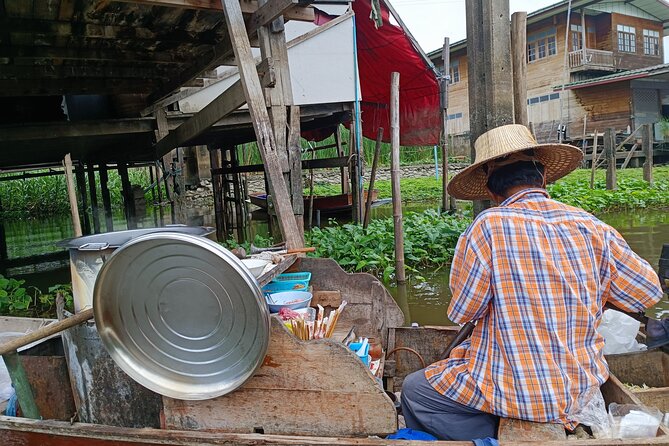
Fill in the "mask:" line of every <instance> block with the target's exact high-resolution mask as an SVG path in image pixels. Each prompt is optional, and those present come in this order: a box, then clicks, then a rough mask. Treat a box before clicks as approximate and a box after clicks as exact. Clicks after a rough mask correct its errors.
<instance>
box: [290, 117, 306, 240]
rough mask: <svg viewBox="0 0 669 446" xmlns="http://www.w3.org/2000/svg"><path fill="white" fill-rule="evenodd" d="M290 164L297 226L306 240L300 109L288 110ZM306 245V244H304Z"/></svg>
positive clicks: (291, 187)
mask: <svg viewBox="0 0 669 446" xmlns="http://www.w3.org/2000/svg"><path fill="white" fill-rule="evenodd" d="M288 121H289V122H288V126H289V127H288V164H289V165H290V191H291V200H292V202H293V213H294V214H295V224H296V225H297V228H298V229H299V231H300V236H301V237H302V239H303V240H304V194H303V193H302V191H303V189H304V182H303V181H302V144H301V143H300V137H301V136H300V134H301V131H300V128H301V127H300V107H299V106H297V105H293V106H291V107H289V109H288ZM303 243H304V242H303Z"/></svg>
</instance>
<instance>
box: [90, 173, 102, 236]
mask: <svg viewBox="0 0 669 446" xmlns="http://www.w3.org/2000/svg"><path fill="white" fill-rule="evenodd" d="M88 192H89V194H90V196H91V214H93V230H94V231H95V233H96V234H99V233H100V232H101V231H100V212H99V206H98V191H97V188H96V187H95V165H94V164H93V163H88Z"/></svg>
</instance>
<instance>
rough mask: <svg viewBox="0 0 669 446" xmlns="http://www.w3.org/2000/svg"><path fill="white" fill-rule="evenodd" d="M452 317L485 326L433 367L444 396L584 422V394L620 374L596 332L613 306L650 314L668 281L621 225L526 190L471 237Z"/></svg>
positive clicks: (459, 266)
mask: <svg viewBox="0 0 669 446" xmlns="http://www.w3.org/2000/svg"><path fill="white" fill-rule="evenodd" d="M450 285H451V291H452V292H453V298H452V300H451V303H450V306H449V309H448V316H449V318H450V319H451V320H452V321H454V322H457V323H465V322H468V321H478V323H477V325H476V328H475V329H474V332H473V333H472V336H471V338H470V339H468V340H467V341H465V342H464V343H462V344H461V345H460V346H459V347H457V348H455V349H454V350H453V352H452V353H451V356H450V357H449V358H448V359H446V360H443V361H439V362H437V363H435V364H432V365H430V366H429V367H428V368H427V369H426V370H425V376H426V378H427V380H428V381H429V382H430V384H431V385H432V386H433V387H434V388H435V389H436V390H437V391H438V392H439V393H441V394H443V395H445V396H446V397H448V398H450V399H452V400H455V401H457V402H459V403H461V404H464V405H467V406H470V407H474V408H476V409H479V410H482V411H484V412H488V413H493V414H495V415H499V416H502V417H511V418H519V419H525V420H532V421H540V422H561V423H563V424H565V425H566V426H567V427H569V428H573V427H575V425H576V423H574V422H573V420H572V419H570V414H574V413H576V412H577V411H578V409H579V407H580V404H579V403H583V404H584V403H585V401H580V400H579V397H582V396H584V395H587V394H589V389H590V388H591V387H593V386H600V385H601V384H603V383H604V382H605V381H606V380H607V378H608V366H607V364H606V361H605V359H604V355H603V353H602V348H603V347H604V339H603V338H602V336H600V335H599V334H598V333H597V331H596V329H597V327H598V326H599V324H600V322H601V317H602V311H603V307H604V304H605V303H606V302H607V301H610V302H611V303H613V304H614V305H616V306H617V307H619V308H621V309H624V310H627V311H630V312H639V311H643V310H644V309H646V308H648V307H650V306H652V305H653V304H655V303H656V302H657V301H659V300H660V298H661V297H662V290H661V288H660V284H659V279H658V277H657V275H656V274H655V272H654V271H653V269H652V268H651V266H650V265H649V264H648V263H647V262H646V261H645V260H643V259H641V258H640V257H639V256H637V255H636V254H635V253H634V252H633V251H632V250H631V249H630V247H629V246H628V245H627V243H626V242H625V240H623V238H622V237H621V236H620V234H618V232H616V230H615V229H613V228H611V227H610V226H608V225H606V224H604V223H603V222H601V221H599V220H598V219H596V218H595V217H593V216H592V215H591V214H589V213H587V212H585V211H583V210H581V209H578V208H574V207H571V206H567V205H565V204H562V203H560V202H557V201H555V200H551V199H550V197H549V196H548V194H547V192H546V191H545V190H543V189H526V190H523V191H521V192H518V193H517V194H515V195H513V196H512V197H510V198H508V199H507V200H505V201H504V202H503V203H502V204H501V205H500V206H499V207H496V208H492V209H488V210H486V211H484V212H482V213H481V214H480V215H479V216H478V217H477V218H476V219H475V221H474V222H473V223H472V225H471V226H470V227H469V228H468V229H467V230H466V231H465V232H464V233H463V234H462V236H461V237H460V240H459V241H458V245H457V247H456V250H455V257H454V259H453V265H452V267H451V276H450Z"/></svg>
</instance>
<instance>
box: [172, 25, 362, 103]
mask: <svg viewBox="0 0 669 446" xmlns="http://www.w3.org/2000/svg"><path fill="white" fill-rule="evenodd" d="M289 24H290V22H289ZM305 28H308V27H305ZM288 62H289V65H290V78H291V85H292V87H293V99H294V102H295V104H296V105H309V104H330V103H340V102H353V101H355V82H354V73H355V67H354V63H353V18H352V17H351V18H349V19H347V20H344V21H343V22H341V23H339V24H337V25H335V26H333V27H331V28H329V29H326V30H325V31H322V32H320V33H318V34H315V35H314V36H312V37H310V38H308V39H305V40H304V41H301V42H299V43H298V44H296V45H294V46H290V47H289V48H288ZM231 70H233V71H236V68H231ZM237 79H239V75H238V74H236V73H235V74H233V75H232V76H230V77H228V78H226V79H223V80H221V81H219V82H217V83H215V84H212V85H210V86H208V87H205V88H203V89H202V90H200V91H198V92H197V93H195V94H193V95H191V96H189V97H187V98H185V99H183V100H181V101H179V109H180V110H181V111H182V112H184V113H195V112H197V111H199V110H201V109H202V108H203V107H204V106H205V105H207V104H208V103H209V102H211V101H212V100H213V99H214V98H215V97H217V96H218V95H220V94H221V93H222V92H223V91H225V90H226V89H228V88H229V87H230V85H232V84H233V83H234V82H235V81H237ZM359 99H362V97H361V95H360V94H359Z"/></svg>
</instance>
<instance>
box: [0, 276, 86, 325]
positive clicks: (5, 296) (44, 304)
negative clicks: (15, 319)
mask: <svg viewBox="0 0 669 446" xmlns="http://www.w3.org/2000/svg"><path fill="white" fill-rule="evenodd" d="M24 284H25V280H17V279H14V278H6V277H4V276H2V275H0V315H3V316H19V317H36V318H41V317H47V318H53V317H55V315H56V297H57V296H58V295H62V296H63V298H64V299H65V309H67V310H69V311H73V310H74V305H73V298H72V285H70V284H59V285H54V286H52V287H49V289H48V291H47V292H46V293H44V292H42V291H41V290H39V289H38V288H36V287H27V288H25V287H24V286H23V285H24Z"/></svg>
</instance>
